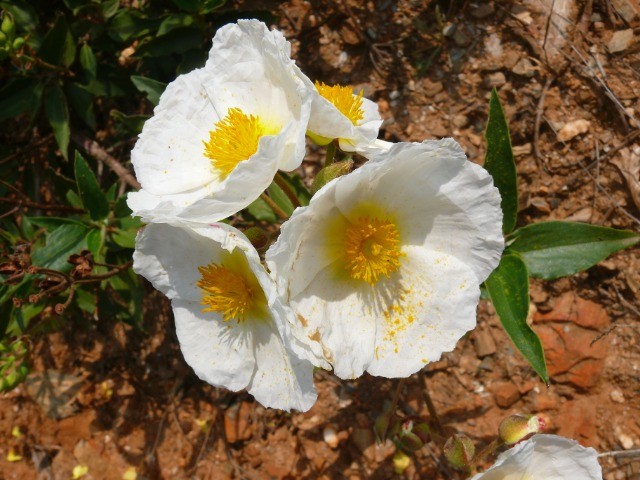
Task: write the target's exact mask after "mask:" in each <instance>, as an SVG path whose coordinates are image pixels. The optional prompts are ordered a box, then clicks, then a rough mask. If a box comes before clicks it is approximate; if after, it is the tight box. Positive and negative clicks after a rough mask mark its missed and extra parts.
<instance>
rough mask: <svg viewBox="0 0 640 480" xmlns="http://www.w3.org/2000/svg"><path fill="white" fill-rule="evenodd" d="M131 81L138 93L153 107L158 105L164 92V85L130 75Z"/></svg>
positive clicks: (165, 85) (150, 79)
mask: <svg viewBox="0 0 640 480" xmlns="http://www.w3.org/2000/svg"><path fill="white" fill-rule="evenodd" d="M131 81H132V82H133V84H134V85H135V87H136V88H137V89H138V90H139V91H141V92H142V93H144V94H145V95H146V96H147V98H148V99H149V101H150V102H151V103H152V104H153V105H154V106H155V105H157V104H158V102H159V101H160V95H162V92H164V89H165V88H166V87H167V84H166V83H163V82H159V81H157V80H154V79H152V78H147V77H141V76H139V75H131Z"/></svg>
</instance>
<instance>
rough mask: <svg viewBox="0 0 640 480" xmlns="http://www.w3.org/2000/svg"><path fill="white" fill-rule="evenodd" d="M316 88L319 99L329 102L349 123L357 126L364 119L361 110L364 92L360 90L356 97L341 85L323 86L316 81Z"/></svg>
mask: <svg viewBox="0 0 640 480" xmlns="http://www.w3.org/2000/svg"><path fill="white" fill-rule="evenodd" d="M316 88H317V89H318V93H319V94H320V96H321V97H323V98H325V99H327V100H329V101H330V102H331V103H333V105H334V106H335V107H336V108H337V109H338V110H339V111H340V113H342V114H343V115H344V116H345V117H347V118H348V119H349V120H351V123H353V124H354V125H358V123H359V122H360V120H362V119H363V118H364V111H363V110H362V96H363V95H364V90H360V93H358V94H357V95H354V94H353V90H351V88H349V87H343V86H341V85H333V86H329V85H325V84H324V83H322V82H318V81H316Z"/></svg>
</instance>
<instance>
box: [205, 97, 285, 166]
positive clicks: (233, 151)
mask: <svg viewBox="0 0 640 480" xmlns="http://www.w3.org/2000/svg"><path fill="white" fill-rule="evenodd" d="M274 133H276V132H275V131H274V129H272V128H269V127H268V126H267V125H266V124H265V123H264V122H263V121H262V120H261V119H260V117H258V116H257V115H245V114H244V113H243V112H242V110H240V109H239V108H230V109H229V111H228V112H227V116H226V117H224V118H223V119H222V120H220V121H219V122H217V123H216V124H215V128H214V129H213V130H211V131H210V132H209V141H208V142H205V141H203V142H202V143H203V144H204V155H205V156H206V157H207V158H209V159H210V160H211V165H213V168H215V169H216V170H217V171H218V172H220V175H221V176H222V178H225V177H227V175H229V174H230V173H231V172H232V171H233V169H234V168H236V166H237V165H238V163H240V162H242V161H244V160H248V159H249V157H251V155H253V154H254V153H256V152H257V151H258V142H259V141H260V138H262V137H263V136H265V135H273V134H274Z"/></svg>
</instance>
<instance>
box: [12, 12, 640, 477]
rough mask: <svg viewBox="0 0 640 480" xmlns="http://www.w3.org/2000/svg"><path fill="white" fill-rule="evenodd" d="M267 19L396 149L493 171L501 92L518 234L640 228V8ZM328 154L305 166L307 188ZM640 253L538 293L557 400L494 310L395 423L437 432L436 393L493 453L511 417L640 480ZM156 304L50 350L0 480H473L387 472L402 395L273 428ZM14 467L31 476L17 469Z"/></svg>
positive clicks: (151, 298)
mask: <svg viewBox="0 0 640 480" xmlns="http://www.w3.org/2000/svg"><path fill="white" fill-rule="evenodd" d="M265 7H266V8H269V9H271V10H272V12H273V13H274V14H275V15H277V16H278V18H279V23H278V24H277V27H278V28H279V29H281V30H282V31H283V32H284V33H285V35H286V36H287V38H288V39H289V40H290V41H291V43H292V46H293V55H294V58H296V60H297V62H298V64H299V65H300V66H301V68H302V70H303V71H305V72H306V73H307V74H308V75H309V77H311V78H312V79H318V80H322V81H324V82H326V83H341V84H350V85H353V86H354V88H356V89H360V88H363V89H364V91H365V96H366V97H368V98H370V99H372V100H374V101H377V102H378V104H379V106H380V111H381V114H382V115H383V117H384V119H385V122H384V124H383V127H382V132H381V137H382V138H385V139H387V140H392V141H421V140H423V139H425V138H440V137H443V136H452V137H454V138H455V139H456V140H458V141H459V142H460V143H461V144H462V145H463V147H464V148H465V150H466V152H467V154H468V156H469V158H470V159H471V160H472V161H474V162H478V163H481V162H482V159H483V156H484V148H485V147H484V139H483V131H484V127H485V124H486V120H487V106H488V98H489V93H490V91H491V88H493V87H496V88H497V89H498V90H499V93H500V97H501V99H502V101H503V103H504V105H505V110H506V114H507V117H508V119H509V123H510V127H511V135H512V142H513V145H514V149H515V152H516V161H517V165H518V173H519V183H520V214H519V224H520V225H524V224H528V223H530V222H537V221H542V220H549V219H565V220H574V221H582V222H589V223H593V224H598V225H607V226H612V227H617V228H626V229H631V230H635V231H639V230H640V220H638V217H640V183H639V173H640V120H639V119H640V6H638V3H637V1H636V0H583V1H581V2H578V1H571V0H555V1H552V0H518V1H509V0H501V1H483V0H478V1H476V2H472V1H466V0H465V1H463V0H459V1H451V2H444V1H443V2H435V1H431V2H430V1H428V0H423V1H420V0H400V1H390V0H376V1H366V2H364V1H356V0H348V1H341V2H328V1H325V0H314V1H311V2H307V1H301V0H290V1H288V2H283V3H280V2H264V1H263V2H249V1H246V2H241V3H240V2H238V3H237V4H236V8H239V9H243V10H246V11H252V10H255V9H258V8H265ZM552 8H553V15H551V12H552V10H551V9H552ZM634 33H635V36H634ZM319 156H320V152H318V151H316V150H315V149H314V148H312V147H310V148H309V155H308V160H307V161H305V164H304V166H303V169H304V171H303V172H302V173H303V175H304V174H309V173H310V172H312V171H313V170H314V169H315V168H317V165H318V158H319ZM121 160H123V161H126V160H128V159H121ZM639 253H640V250H639V249H638V248H634V249H630V250H628V251H625V252H622V253H619V254H617V255H614V256H613V257H611V258H610V259H608V260H606V261H605V262H602V263H601V264H600V265H598V266H596V267H594V268H592V269H590V270H589V271H587V272H584V273H582V274H579V275H576V276H575V277H572V278H566V279H561V280H557V281H553V282H541V281H535V280H534V281H532V292H531V296H532V304H533V306H534V307H535V308H534V309H533V312H532V316H533V322H534V324H533V325H534V328H535V330H536V331H537V332H538V333H539V335H540V336H541V338H542V340H543V343H544V345H545V350H546V353H547V360H548V364H549V370H550V374H551V386H550V387H549V388H547V387H546V386H545V385H544V384H543V383H542V382H541V381H540V380H539V379H538V378H537V377H536V375H535V374H534V372H533V371H532V369H531V368H530V367H528V365H527V364H526V362H525V361H524V360H523V359H522V358H521V357H520V356H519V354H518V353H517V352H515V349H514V347H513V346H512V344H511V343H510V341H509V340H508V338H507V337H506V335H505V333H504V332H503V330H502V328H501V327H500V324H499V321H498V319H497V317H496V315H495V312H494V310H493V309H492V307H491V305H490V304H489V303H487V302H486V301H483V302H482V303H481V305H480V307H479V315H478V328H477V329H475V330H474V331H473V332H471V333H470V334H469V335H468V336H467V337H466V338H463V339H462V340H461V341H460V342H459V343H458V346H457V348H456V349H455V351H453V352H452V353H450V354H446V355H445V356H444V357H443V358H442V360H441V361H439V362H436V363H432V364H430V365H427V366H426V367H425V369H424V370H423V372H421V373H419V374H416V375H413V376H412V377H411V378H410V379H409V380H408V381H407V382H406V384H405V386H404V387H403V389H402V395H401V400H400V402H399V410H400V411H401V412H402V413H403V414H405V415H419V416H423V417H424V418H427V417H428V411H427V408H426V406H425V400H424V395H423V392H424V390H425V389H428V392H429V393H430V395H431V397H432V398H433V401H434V404H435V408H436V410H437V412H438V415H439V416H440V420H441V422H443V423H444V424H445V425H446V426H447V428H450V429H451V430H452V431H458V432H463V433H466V434H467V435H469V436H470V437H471V438H472V439H473V440H474V441H475V442H476V444H477V445H478V446H479V447H481V446H484V445H486V444H487V443H488V442H490V441H491V439H492V438H493V437H494V436H495V434H496V431H497V426H498V424H499V422H500V420H501V419H502V418H504V417H505V416H506V415H508V414H510V413H515V412H526V413H529V412H530V413H541V414H544V415H545V416H546V418H547V423H548V432H553V433H558V434H560V435H564V436H567V437H571V438H574V439H577V440H578V441H580V442H581V443H582V444H583V445H587V446H593V447H595V448H596V449H597V450H598V451H600V452H603V453H605V456H602V457H601V459H600V460H601V464H602V466H603V471H604V476H605V478H606V479H624V478H628V479H639V478H640V452H639V451H638V449H640V379H639V369H640V350H639V348H638V344H639V342H640V331H639V328H638V327H639V326H640V323H639V320H640V269H639V268H638V267H639V266H640V255H639ZM146 306H147V313H146V317H145V324H144V328H145V330H144V331H139V330H136V329H133V328H130V327H128V326H125V325H122V324H114V323H109V322H104V323H96V324H92V325H87V326H83V327H81V326H78V325H77V324H74V322H69V323H67V325H68V326H67V327H65V329H64V330H63V331H61V332H58V333H55V334H51V335H49V336H47V337H45V338H42V339H41V340H40V341H39V342H38V343H37V344H36V345H35V347H34V352H35V354H34V362H35V364H34V366H33V367H34V368H33V370H34V374H32V376H31V377H30V379H29V381H28V382H27V383H26V384H23V385H21V386H20V387H18V388H16V389H15V390H14V391H12V392H9V393H7V394H4V395H0V478H7V479H30V478H34V479H35V478H43V479H47V478H55V479H68V478H71V477H72V475H73V473H72V472H73V471H74V467H75V474H76V476H77V475H79V474H81V473H84V472H86V473H85V475H84V477H82V478H87V479H90V478H93V479H129V480H132V479H134V478H136V476H137V478H138V479H142V478H147V479H156V478H163V479H181V478H203V479H216V480H217V479H230V478H237V479H287V478H319V479H333V478H338V479H340V478H347V479H369V478H371V479H387V478H407V479H417V478H425V479H431V478H433V479H461V478H464V475H463V474H462V473H461V472H456V471H454V470H453V469H451V468H450V467H448V466H447V464H446V461H445V460H444V459H443V457H442V453H441V451H440V449H439V447H438V446H437V445H435V444H428V445H427V446H425V447H424V448H423V449H422V450H420V451H419V452H418V453H416V454H415V455H414V457H413V461H412V463H411V465H410V466H409V467H408V468H407V469H406V470H405V472H404V473H403V474H401V475H398V474H396V473H394V465H393V462H392V457H393V454H394V452H395V447H394V446H393V445H392V444H391V443H390V442H387V443H385V444H383V445H380V446H378V445H376V443H375V440H374V434H373V431H372V424H373V422H374V421H375V418H376V417H377V416H378V415H379V414H380V413H381V412H382V411H383V409H384V407H385V406H386V405H388V402H390V400H391V397H392V395H393V391H394V389H395V385H396V382H397V381H395V380H387V379H382V378H374V377H369V376H364V377H362V378H360V379H358V380H356V381H341V380H339V379H337V378H335V377H334V376H332V375H331V374H330V373H328V372H318V373H317V374H316V386H317V389H318V392H319V399H318V402H317V404H316V405H315V406H314V407H313V408H312V409H311V410H310V411H309V412H307V413H304V414H301V413H293V414H286V413H283V412H279V411H274V410H267V409H264V408H263V407H261V406H260V405H258V404H256V403H255V402H254V401H253V398H252V397H251V396H249V395H247V394H246V393H237V394H236V393H231V392H228V391H226V390H221V389H215V388H213V387H210V386H209V385H206V384H204V383H203V382H201V381H200V380H198V379H197V377H196V376H195V375H194V373H193V372H192V371H191V370H190V368H189V367H188V366H187V365H186V364H185V362H184V360H183V358H182V355H181V353H180V350H179V348H178V342H177V340H176V336H175V332H174V326H173V320H172V318H171V312H170V309H169V308H168V302H166V301H165V300H164V298H163V297H162V296H161V295H160V294H157V293H156V292H153V291H152V289H151V288H149V294H148V298H147V301H146ZM621 452H625V453H622V454H621ZM10 453H11V454H13V455H19V456H21V457H22V459H20V460H17V461H11V462H10V461H9V459H8V455H9V454H10ZM13 460H16V459H15V458H13ZM85 467H86V468H85Z"/></svg>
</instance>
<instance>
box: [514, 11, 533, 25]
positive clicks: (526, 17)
mask: <svg viewBox="0 0 640 480" xmlns="http://www.w3.org/2000/svg"><path fill="white" fill-rule="evenodd" d="M515 16H516V18H517V19H518V20H520V21H521V22H522V23H524V24H525V25H531V24H532V23H533V18H532V17H531V14H530V13H529V12H520V13H516V14H515Z"/></svg>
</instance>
